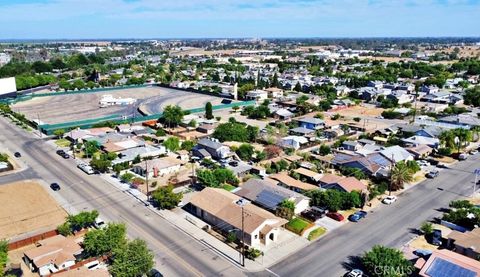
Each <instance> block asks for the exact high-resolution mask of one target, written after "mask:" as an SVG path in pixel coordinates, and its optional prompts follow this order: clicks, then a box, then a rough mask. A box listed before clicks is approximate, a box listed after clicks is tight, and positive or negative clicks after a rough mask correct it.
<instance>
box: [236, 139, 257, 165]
mask: <svg viewBox="0 0 480 277" xmlns="http://www.w3.org/2000/svg"><path fill="white" fill-rule="evenodd" d="M254 152H255V149H254V148H253V146H252V145H251V144H247V143H243V144H242V145H240V147H238V149H237V150H236V151H235V153H237V155H238V157H239V158H240V159H242V160H244V161H248V160H250V159H251V158H252V156H253V153H254Z"/></svg>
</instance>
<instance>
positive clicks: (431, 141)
mask: <svg viewBox="0 0 480 277" xmlns="http://www.w3.org/2000/svg"><path fill="white" fill-rule="evenodd" d="M402 142H403V143H404V144H405V145H407V146H414V147H417V146H420V145H425V146H428V147H431V148H438V146H439V145H440V140H439V139H438V138H431V137H424V136H411V137H409V138H404V139H402Z"/></svg>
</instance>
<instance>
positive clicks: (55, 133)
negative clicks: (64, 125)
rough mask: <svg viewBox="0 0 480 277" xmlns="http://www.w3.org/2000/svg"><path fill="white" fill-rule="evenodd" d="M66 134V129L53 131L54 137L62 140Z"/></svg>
mask: <svg viewBox="0 0 480 277" xmlns="http://www.w3.org/2000/svg"><path fill="white" fill-rule="evenodd" d="M64 134H65V130H64V129H57V130H55V131H53V135H54V136H56V137H57V138H61V137H62V136H63V135H64Z"/></svg>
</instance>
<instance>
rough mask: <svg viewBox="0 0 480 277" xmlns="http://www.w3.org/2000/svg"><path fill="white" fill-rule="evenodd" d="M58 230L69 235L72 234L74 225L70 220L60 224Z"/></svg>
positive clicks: (64, 234) (61, 233)
mask: <svg viewBox="0 0 480 277" xmlns="http://www.w3.org/2000/svg"><path fill="white" fill-rule="evenodd" d="M57 231H58V233H59V234H60V235H63V236H69V235H71V234H72V227H71V226H70V224H69V223H68V222H64V223H63V224H61V225H58V227H57Z"/></svg>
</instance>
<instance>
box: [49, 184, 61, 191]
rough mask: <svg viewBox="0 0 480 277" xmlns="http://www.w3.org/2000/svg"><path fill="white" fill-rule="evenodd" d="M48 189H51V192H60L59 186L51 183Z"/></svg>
mask: <svg viewBox="0 0 480 277" xmlns="http://www.w3.org/2000/svg"><path fill="white" fill-rule="evenodd" d="M50 188H51V189H52V190H53V191H59V190H60V185H59V184H57V183H51V184H50Z"/></svg>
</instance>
